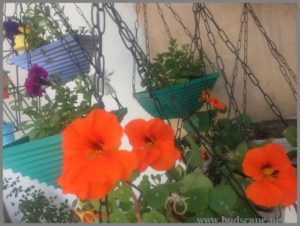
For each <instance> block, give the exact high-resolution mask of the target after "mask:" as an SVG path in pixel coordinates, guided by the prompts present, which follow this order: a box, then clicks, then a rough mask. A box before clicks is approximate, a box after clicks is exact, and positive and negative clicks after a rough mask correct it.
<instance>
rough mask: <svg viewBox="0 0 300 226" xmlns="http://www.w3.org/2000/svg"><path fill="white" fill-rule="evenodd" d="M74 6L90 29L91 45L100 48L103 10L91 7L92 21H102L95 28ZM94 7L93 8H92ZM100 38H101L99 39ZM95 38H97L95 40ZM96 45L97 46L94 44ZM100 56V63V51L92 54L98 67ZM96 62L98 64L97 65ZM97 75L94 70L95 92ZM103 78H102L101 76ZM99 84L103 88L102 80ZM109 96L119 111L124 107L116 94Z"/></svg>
mask: <svg viewBox="0 0 300 226" xmlns="http://www.w3.org/2000/svg"><path fill="white" fill-rule="evenodd" d="M74 5H75V7H76V9H77V12H78V13H79V15H80V16H81V17H82V18H83V20H84V21H85V23H86V25H87V26H88V27H89V29H90V33H91V34H92V36H93V45H94V46H97V47H100V46H101V47H102V44H101V43H102V42H103V38H102V36H103V34H104V31H105V23H106V22H105V14H104V11H103V10H100V12H99V8H98V7H96V6H93V5H92V10H91V19H92V21H94V22H95V21H98V23H99V19H100V20H101V19H102V25H100V26H97V25H96V24H94V25H91V24H90V22H89V21H88V19H87V18H86V17H85V15H84V13H83V11H82V10H81V8H80V7H78V5H77V4H76V3H74ZM93 7H94V8H93ZM95 9H96V10H97V11H95ZM102 9H103V6H102ZM94 12H96V14H95V13H94ZM101 15H102V17H101ZM95 34H97V35H95ZM100 36H101V37H100ZM96 37H97V38H96ZM96 43H97V44H96ZM99 55H100V63H101V59H102V58H103V59H104V55H103V53H102V50H101V54H97V52H95V54H94V65H97V66H98V65H99V57H98V56H99ZM101 55H102V56H103V57H101ZM97 62H98V63H97ZM104 67H105V64H104V62H103V68H102V71H103V74H104V73H105V68H104ZM98 74H99V71H98V72H97V71H96V70H95V73H94V79H93V80H94V84H96V87H95V89H96V90H97V92H99V90H100V87H99V85H98V84H99V80H100V79H101V76H98ZM103 77H104V76H103ZM101 84H102V87H104V79H102V81H101ZM101 90H102V96H103V94H104V89H103V88H102V89H101ZM110 95H111V97H112V98H113V99H114V100H115V102H116V103H117V105H118V108H119V109H123V108H124V107H123V106H122V104H121V103H120V101H119V99H118V96H117V94H116V93H111V94H110Z"/></svg>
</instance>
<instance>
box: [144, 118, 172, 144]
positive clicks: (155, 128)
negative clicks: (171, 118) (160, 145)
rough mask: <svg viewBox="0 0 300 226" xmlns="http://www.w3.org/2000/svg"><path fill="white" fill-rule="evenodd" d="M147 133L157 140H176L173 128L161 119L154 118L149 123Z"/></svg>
mask: <svg viewBox="0 0 300 226" xmlns="http://www.w3.org/2000/svg"><path fill="white" fill-rule="evenodd" d="M146 131H147V132H146V133H147V135H148V136H150V137H153V138H154V139H155V140H174V131H173V129H172V127H171V126H169V125H166V124H165V123H164V122H163V121H162V120H161V119H159V118H154V119H150V120H149V121H148V122H147V128H146Z"/></svg>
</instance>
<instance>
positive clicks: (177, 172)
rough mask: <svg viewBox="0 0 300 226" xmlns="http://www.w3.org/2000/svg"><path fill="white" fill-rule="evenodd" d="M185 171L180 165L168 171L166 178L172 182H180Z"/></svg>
mask: <svg viewBox="0 0 300 226" xmlns="http://www.w3.org/2000/svg"><path fill="white" fill-rule="evenodd" d="M183 171H184V169H183V167H182V166H180V165H178V166H176V167H173V168H172V169H170V170H168V171H167V172H166V176H167V177H168V178H169V179H171V180H175V181H179V180H180V179H181V178H182V175H183Z"/></svg>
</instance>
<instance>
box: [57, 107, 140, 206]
mask: <svg viewBox="0 0 300 226" xmlns="http://www.w3.org/2000/svg"><path fill="white" fill-rule="evenodd" d="M122 134H123V131H122V128H121V126H120V125H119V123H118V120H117V117H116V116H115V115H114V114H112V113H109V112H106V111H104V110H99V109H95V110H93V111H92V112H90V113H89V114H88V116H87V117H86V118H79V119H76V120H74V121H73V122H72V123H71V124H70V125H68V126H67V127H66V128H65V129H64V131H63V141H62V148H63V170H62V175H61V177H60V178H59V179H58V181H57V182H58V184H59V185H61V186H62V190H63V192H64V193H72V194H75V195H76V196H77V197H78V198H79V199H82V200H84V199H99V198H101V197H103V196H105V195H106V194H107V193H108V192H109V191H111V190H112V189H113V188H114V186H115V184H116V182H117V181H118V180H127V179H129V178H130V176H131V173H132V171H133V170H135V169H136V167H137V158H136V156H135V154H134V153H132V152H127V151H121V150H118V148H119V146H120V143H121V137H122Z"/></svg>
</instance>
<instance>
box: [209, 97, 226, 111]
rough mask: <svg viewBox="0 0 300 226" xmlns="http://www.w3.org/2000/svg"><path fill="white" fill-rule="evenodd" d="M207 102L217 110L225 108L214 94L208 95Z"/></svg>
mask: <svg viewBox="0 0 300 226" xmlns="http://www.w3.org/2000/svg"><path fill="white" fill-rule="evenodd" d="M209 103H210V104H211V105H212V107H214V108H215V109H217V110H220V111H222V110H224V109H225V105H224V104H223V103H222V102H221V101H220V100H218V99H217V98H216V97H214V96H210V97H209Z"/></svg>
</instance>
